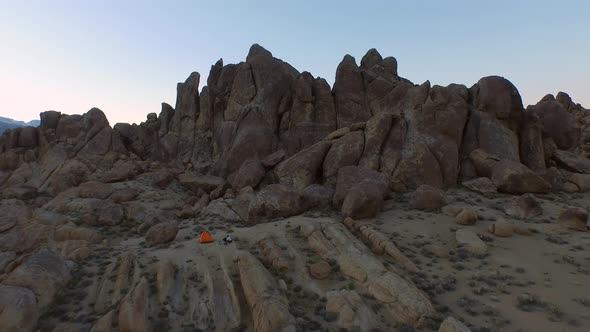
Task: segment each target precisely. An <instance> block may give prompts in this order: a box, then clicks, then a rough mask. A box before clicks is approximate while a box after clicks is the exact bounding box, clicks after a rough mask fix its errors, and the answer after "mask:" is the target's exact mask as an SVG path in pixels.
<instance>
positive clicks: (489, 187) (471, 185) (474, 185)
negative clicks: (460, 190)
mask: <svg viewBox="0 0 590 332" xmlns="http://www.w3.org/2000/svg"><path fill="white" fill-rule="evenodd" d="M461 184H462V185H463V187H465V188H467V189H469V190H472V191H475V192H478V193H480V194H484V195H485V194H494V193H497V192H498V188H496V185H495V184H494V183H493V182H492V180H490V179H489V178H477V179H473V180H468V181H463V182H462V183H461Z"/></svg>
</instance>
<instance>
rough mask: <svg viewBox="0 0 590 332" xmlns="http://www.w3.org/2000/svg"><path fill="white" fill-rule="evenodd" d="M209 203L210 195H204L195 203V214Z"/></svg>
mask: <svg viewBox="0 0 590 332" xmlns="http://www.w3.org/2000/svg"><path fill="white" fill-rule="evenodd" d="M208 205H209V195H203V196H201V198H199V200H198V201H197V202H196V203H195V205H193V212H194V213H195V215H198V214H199V213H201V211H203V209H204V208H206V207H207V206H208Z"/></svg>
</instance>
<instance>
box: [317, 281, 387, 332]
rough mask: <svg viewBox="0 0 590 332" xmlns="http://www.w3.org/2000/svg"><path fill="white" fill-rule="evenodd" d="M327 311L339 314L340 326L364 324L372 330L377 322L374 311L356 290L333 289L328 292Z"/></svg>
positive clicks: (347, 327)
mask: <svg viewBox="0 0 590 332" xmlns="http://www.w3.org/2000/svg"><path fill="white" fill-rule="evenodd" d="M326 311H327V312H328V313H331V314H335V315H337V321H336V322H337V324H338V326H339V327H340V328H344V329H352V328H353V327H354V326H357V327H358V326H362V327H363V328H366V329H367V330H370V328H371V326H373V324H374V322H375V318H374V314H373V311H372V310H371V309H370V308H369V307H368V306H367V305H366V304H365V303H364V302H363V300H362V298H361V297H360V295H359V294H358V293H357V292H356V291H354V290H346V289H341V290H332V291H328V292H327V293H326Z"/></svg>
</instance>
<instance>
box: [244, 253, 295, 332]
mask: <svg viewBox="0 0 590 332" xmlns="http://www.w3.org/2000/svg"><path fill="white" fill-rule="evenodd" d="M238 268H239V270H240V280H241V283H242V285H243V288H244V296H245V298H246V301H247V303H248V305H249V307H250V309H251V310H252V318H253V321H254V330H255V331H258V332H272V331H281V330H283V329H286V328H288V327H291V328H294V324H295V318H294V317H293V316H292V315H291V313H290V312H289V301H288V300H287V298H286V297H285V295H283V294H282V293H281V291H280V290H279V288H278V285H277V284H276V281H275V279H274V278H273V276H272V275H271V274H270V273H269V272H268V271H267V270H266V269H265V268H264V266H263V265H262V263H260V261H259V260H258V259H256V257H254V256H253V255H252V254H250V253H247V252H244V251H242V252H240V254H239V261H238Z"/></svg>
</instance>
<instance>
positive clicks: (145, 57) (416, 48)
mask: <svg viewBox="0 0 590 332" xmlns="http://www.w3.org/2000/svg"><path fill="white" fill-rule="evenodd" d="M589 14H590V1H582V0H580V1H545V0H540V1H485V2H484V1H476V0H471V1H426V0H423V1H407V0H406V1H364V2H359V1H354V2H352V1H350V2H347V1H319V0H317V1H211V0H209V1H112V0H103V1H57V0H45V1H18V0H15V1H7V0H0V41H1V43H2V47H1V51H0V105H1V106H0V116H6V117H11V118H16V119H18V120H27V121H28V120H31V119H33V118H37V117H38V114H39V112H41V111H44V110H49V109H55V110H58V111H61V112H64V113H68V114H72V113H83V112H85V111H87V110H88V109H90V108H91V107H94V106H96V107H99V108H101V109H102V110H103V111H104V112H105V113H106V114H107V116H108V118H109V120H110V122H111V124H112V125H114V124H115V123H116V122H123V121H124V122H137V123H138V122H141V121H143V120H144V119H145V115H146V114H147V113H150V112H159V111H160V103H161V102H162V101H165V102H168V103H170V104H172V105H174V102H175V98H176V83H177V82H179V81H184V79H185V78H186V77H187V76H188V75H189V74H190V73H191V72H192V71H198V72H199V73H201V86H202V85H203V83H204V82H205V81H206V77H207V75H208V73H209V68H210V66H211V65H212V64H213V63H214V62H215V61H216V60H217V59H219V58H223V59H224V61H225V63H236V62H239V61H244V59H245V57H246V54H247V52H248V49H249V47H250V45H251V44H253V43H259V44H261V45H262V46H264V47H265V48H267V49H268V50H270V51H271V52H273V54H274V55H275V56H276V57H278V58H281V59H283V60H285V61H287V62H289V63H290V64H292V65H293V66H294V67H295V68H297V69H299V70H300V71H303V70H307V71H310V72H311V73H312V74H313V75H315V76H320V77H324V78H326V79H327V80H328V82H330V83H332V82H333V81H334V74H335V70H336V66H337V65H338V63H339V62H340V60H341V59H342V57H343V56H344V55H345V54H347V53H348V54H351V55H353V56H354V57H355V58H356V59H357V62H360V58H361V57H362V56H363V55H364V53H365V52H366V51H367V50H368V49H369V48H372V47H375V48H377V50H379V52H380V53H381V54H382V55H383V56H389V55H392V56H395V57H396V58H397V60H398V67H399V73H400V75H401V76H404V77H406V78H408V79H410V80H412V81H413V82H414V83H422V82H423V81H425V80H430V81H431V83H432V84H440V85H447V84H449V83H453V82H455V83H462V84H465V85H467V86H471V85H472V84H474V83H475V82H477V80H478V79H479V78H480V77H483V76H487V75H494V74H496V75H502V76H505V77H506V78H508V79H509V80H511V81H512V82H513V83H514V84H515V85H516V86H517V88H518V89H519V91H520V92H521V95H522V96H523V100H524V103H525V105H526V104H531V103H536V102H537V101H538V100H539V99H540V98H541V97H542V96H544V95H545V94H547V93H553V94H555V93H557V92H558V91H566V92H568V93H570V95H571V96H572V97H573V98H574V100H575V101H576V102H580V103H582V104H583V105H585V106H586V107H587V108H588V107H590V60H589V59H590V37H589V36H590V20H589Z"/></svg>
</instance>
